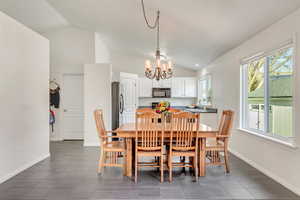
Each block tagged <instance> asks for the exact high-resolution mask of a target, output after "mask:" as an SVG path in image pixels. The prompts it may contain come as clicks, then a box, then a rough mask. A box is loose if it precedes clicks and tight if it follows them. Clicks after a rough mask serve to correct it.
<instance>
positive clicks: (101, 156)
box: [98, 149, 105, 174]
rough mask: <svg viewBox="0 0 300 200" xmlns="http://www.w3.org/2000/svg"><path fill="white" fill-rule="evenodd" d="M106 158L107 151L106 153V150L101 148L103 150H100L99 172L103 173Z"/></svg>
mask: <svg viewBox="0 0 300 200" xmlns="http://www.w3.org/2000/svg"><path fill="white" fill-rule="evenodd" d="M104 159H105V153H104V151H103V150H102V149H101V150H100V157H99V162H98V174H102V169H103V164H104Z"/></svg>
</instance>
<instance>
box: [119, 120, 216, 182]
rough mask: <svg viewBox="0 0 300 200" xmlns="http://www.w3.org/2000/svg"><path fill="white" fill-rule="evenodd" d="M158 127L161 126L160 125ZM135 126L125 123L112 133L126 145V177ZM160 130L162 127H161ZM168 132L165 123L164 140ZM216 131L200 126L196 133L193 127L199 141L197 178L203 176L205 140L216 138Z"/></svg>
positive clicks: (130, 175)
mask: <svg viewBox="0 0 300 200" xmlns="http://www.w3.org/2000/svg"><path fill="white" fill-rule="evenodd" d="M159 126H162V124H160V125H159ZM135 127H136V124H135V123H125V124H123V125H121V126H120V127H119V128H118V129H116V130H115V131H114V132H115V133H116V134H117V136H118V137H119V138H124V139H125V144H126V176H128V177H132V166H133V164H132V163H133V158H134V155H133V146H132V145H133V140H134V139H135V134H136V130H135ZM161 128H162V127H161ZM170 132H171V124H170V123H167V124H166V125H165V127H164V138H166V139H168V138H170ZM173 132H175V133H176V130H173ZM217 132H218V131H217V130H214V129H213V128H212V127H210V126H208V125H205V124H200V125H199V130H198V133H197V131H196V127H195V136H194V137H196V133H197V134H198V139H199V170H200V172H199V176H205V162H206V161H205V157H206V150H205V147H206V139H207V138H214V137H216V134H217Z"/></svg>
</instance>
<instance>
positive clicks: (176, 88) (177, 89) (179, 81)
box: [171, 78, 185, 97]
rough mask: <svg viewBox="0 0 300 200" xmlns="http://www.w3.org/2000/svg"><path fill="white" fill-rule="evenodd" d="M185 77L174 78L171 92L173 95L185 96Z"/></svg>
mask: <svg viewBox="0 0 300 200" xmlns="http://www.w3.org/2000/svg"><path fill="white" fill-rule="evenodd" d="M184 82H185V81H184V78H173V81H172V88H171V94H172V97H184V96H185V92H184V85H185V83H184Z"/></svg>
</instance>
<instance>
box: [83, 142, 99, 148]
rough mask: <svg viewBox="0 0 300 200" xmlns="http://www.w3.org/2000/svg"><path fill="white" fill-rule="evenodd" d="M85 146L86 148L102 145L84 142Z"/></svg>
mask: <svg viewBox="0 0 300 200" xmlns="http://www.w3.org/2000/svg"><path fill="white" fill-rule="evenodd" d="M83 146H85V147H99V146H100V144H99V143H97V142H84V143H83Z"/></svg>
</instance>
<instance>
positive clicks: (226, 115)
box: [218, 110, 234, 136]
mask: <svg viewBox="0 0 300 200" xmlns="http://www.w3.org/2000/svg"><path fill="white" fill-rule="evenodd" d="M233 117H234V112H233V111H231V110H224V111H223V113H222V117H221V121H220V124H219V132H218V135H220V136H230V130H231V128H232V124H233Z"/></svg>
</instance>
